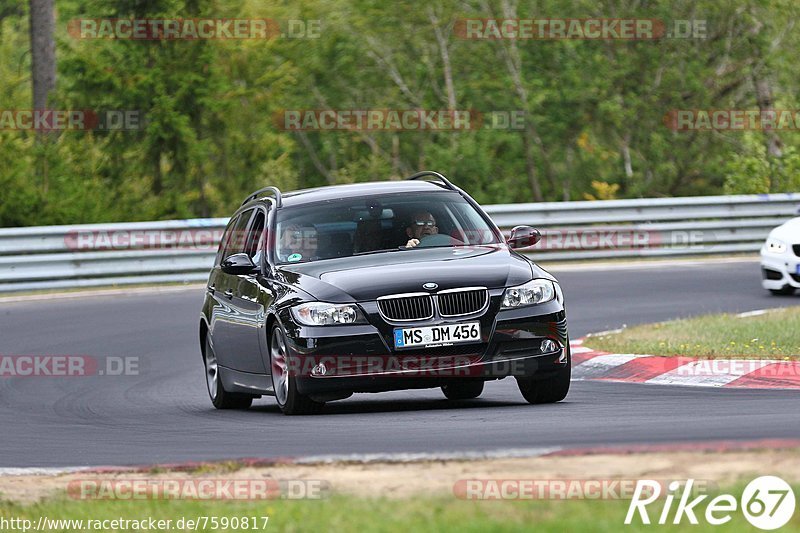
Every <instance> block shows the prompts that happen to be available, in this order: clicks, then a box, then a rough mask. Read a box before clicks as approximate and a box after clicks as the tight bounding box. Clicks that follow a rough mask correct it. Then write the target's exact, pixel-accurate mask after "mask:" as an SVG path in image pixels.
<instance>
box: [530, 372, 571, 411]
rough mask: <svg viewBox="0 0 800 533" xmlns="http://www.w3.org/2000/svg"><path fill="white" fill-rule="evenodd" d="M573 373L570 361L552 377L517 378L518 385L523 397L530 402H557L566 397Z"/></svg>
mask: <svg viewBox="0 0 800 533" xmlns="http://www.w3.org/2000/svg"><path fill="white" fill-rule="evenodd" d="M571 375H572V369H571V368H570V363H569V362H567V364H566V366H565V367H564V368H562V369H560V370H558V371H557V373H556V374H555V375H554V376H552V377H549V378H545V379H536V378H533V377H529V378H517V385H518V386H519V391H520V392H521V393H522V397H523V398H525V399H526V400H527V401H528V403H533V404H539V403H556V402H560V401H561V400H563V399H564V398H566V396H567V393H568V392H569V380H570V377H571Z"/></svg>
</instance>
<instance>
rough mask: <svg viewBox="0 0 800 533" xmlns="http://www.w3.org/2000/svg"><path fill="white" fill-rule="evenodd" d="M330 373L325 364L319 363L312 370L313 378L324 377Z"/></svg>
mask: <svg viewBox="0 0 800 533" xmlns="http://www.w3.org/2000/svg"><path fill="white" fill-rule="evenodd" d="M327 372H328V369H327V368H325V363H319V364H318V365H316V366H315V367H314V368H312V369H311V375H312V376H324V375H325V374H326V373H327Z"/></svg>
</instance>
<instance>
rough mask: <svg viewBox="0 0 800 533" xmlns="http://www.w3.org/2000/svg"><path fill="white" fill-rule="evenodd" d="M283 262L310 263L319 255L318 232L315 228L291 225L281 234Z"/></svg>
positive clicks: (281, 257)
mask: <svg viewBox="0 0 800 533" xmlns="http://www.w3.org/2000/svg"><path fill="white" fill-rule="evenodd" d="M278 255H279V257H280V259H281V261H289V262H292V263H295V262H297V261H308V260H310V259H314V258H315V257H316V255H317V230H316V228H314V226H302V225H299V224H291V225H289V226H287V227H286V228H284V230H283V231H282V232H281V240H280V252H279V254H278Z"/></svg>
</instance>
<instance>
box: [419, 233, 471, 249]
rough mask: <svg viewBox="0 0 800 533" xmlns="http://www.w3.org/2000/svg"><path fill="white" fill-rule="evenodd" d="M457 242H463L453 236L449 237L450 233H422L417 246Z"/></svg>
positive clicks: (457, 243) (445, 244)
mask: <svg viewBox="0 0 800 533" xmlns="http://www.w3.org/2000/svg"><path fill="white" fill-rule="evenodd" d="M459 244H464V243H463V242H462V241H460V240H458V239H456V238H454V237H451V236H450V235H445V234H443V233H437V234H435V235H423V236H422V238H421V239H420V240H419V244H418V245H417V246H420V247H422V246H448V245H452V246H457V245H459Z"/></svg>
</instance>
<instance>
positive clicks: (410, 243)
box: [406, 239, 419, 248]
mask: <svg viewBox="0 0 800 533" xmlns="http://www.w3.org/2000/svg"><path fill="white" fill-rule="evenodd" d="M418 244H419V239H411V240H410V241H408V242H407V243H406V248H413V247H415V246H416V245H418Z"/></svg>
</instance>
